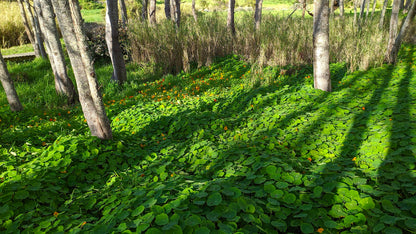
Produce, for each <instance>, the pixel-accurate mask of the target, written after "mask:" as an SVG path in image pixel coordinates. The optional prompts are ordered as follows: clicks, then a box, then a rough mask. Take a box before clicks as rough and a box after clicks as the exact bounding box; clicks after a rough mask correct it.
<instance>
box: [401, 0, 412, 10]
mask: <svg viewBox="0 0 416 234" xmlns="http://www.w3.org/2000/svg"><path fill="white" fill-rule="evenodd" d="M411 4H412V0H407V1H406V5H404V11H403V13H407V12H408V11H409V9H410V5H411Z"/></svg>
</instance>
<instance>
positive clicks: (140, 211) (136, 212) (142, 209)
mask: <svg viewBox="0 0 416 234" xmlns="http://www.w3.org/2000/svg"><path fill="white" fill-rule="evenodd" d="M143 211H144V206H139V207H137V208H136V209H134V210H133V211H132V212H131V215H132V216H133V217H134V216H137V215H139V214H141V213H142V212H143Z"/></svg>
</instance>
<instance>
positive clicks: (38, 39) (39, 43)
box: [25, 0, 46, 58]
mask: <svg viewBox="0 0 416 234" xmlns="http://www.w3.org/2000/svg"><path fill="white" fill-rule="evenodd" d="M25 5H26V10H27V12H29V15H30V19H31V22H32V28H33V31H34V35H35V43H36V45H37V48H38V49H39V57H42V58H46V52H45V47H44V46H43V38H42V32H41V30H40V26H39V21H38V18H37V16H36V14H33V12H32V7H31V6H30V3H29V0H25ZM35 52H36V51H35Z"/></svg>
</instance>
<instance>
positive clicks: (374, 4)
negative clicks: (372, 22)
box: [371, 0, 377, 18]
mask: <svg viewBox="0 0 416 234" xmlns="http://www.w3.org/2000/svg"><path fill="white" fill-rule="evenodd" d="M376 5H377V0H374V2H373V11H372V12H371V18H373V17H374V14H375V13H376Z"/></svg>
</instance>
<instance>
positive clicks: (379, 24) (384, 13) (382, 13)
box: [378, 0, 389, 28]
mask: <svg viewBox="0 0 416 234" xmlns="http://www.w3.org/2000/svg"><path fill="white" fill-rule="evenodd" d="M388 2H389V0H384V2H383V9H382V10H381V14H380V22H379V23H378V27H379V28H382V27H383V25H384V17H385V15H386V9H387V3H388Z"/></svg>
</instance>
